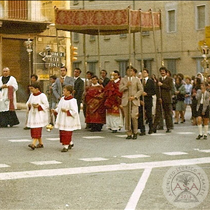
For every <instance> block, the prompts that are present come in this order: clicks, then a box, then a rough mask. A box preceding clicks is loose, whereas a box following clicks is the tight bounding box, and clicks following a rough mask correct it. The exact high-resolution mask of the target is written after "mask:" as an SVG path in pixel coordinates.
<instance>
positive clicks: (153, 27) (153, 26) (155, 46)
mask: <svg viewBox="0 0 210 210" xmlns="http://www.w3.org/2000/svg"><path fill="white" fill-rule="evenodd" d="M150 13H151V18H152V31H153V41H154V48H155V60H156V70H157V74H158V58H157V45H156V39H155V25H154V16H153V12H152V9H150Z"/></svg>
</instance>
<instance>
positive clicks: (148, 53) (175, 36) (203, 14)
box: [71, 0, 210, 76]
mask: <svg viewBox="0 0 210 210" xmlns="http://www.w3.org/2000/svg"><path fill="white" fill-rule="evenodd" d="M128 6H130V7H131V9H135V10H138V9H141V10H142V11H148V10H149V9H152V11H161V20H162V30H157V31H154V32H153V31H148V32H144V33H142V36H141V34H140V33H135V34H132V35H131V42H129V39H130V37H129V34H120V35H108V36H107V35H106V36H92V35H83V34H78V33H72V44H73V45H74V46H76V47H78V60H77V61H76V62H74V64H73V65H74V67H80V68H81V69H86V70H90V71H93V72H94V73H95V74H96V75H99V70H100V69H106V70H107V71H108V72H112V71H113V70H116V69H117V70H120V73H121V75H122V76H124V74H125V68H126V66H127V65H128V64H129V63H128V60H129V50H128V49H129V44H130V43H131V45H132V46H131V47H132V53H131V64H132V65H133V66H135V67H136V68H137V69H138V70H139V71H140V70H141V68H142V65H141V64H142V63H141V59H143V64H144V67H146V68H148V69H149V71H150V73H151V74H156V75H157V74H158V69H159V67H160V65H161V61H163V62H164V65H165V66H166V67H167V68H168V69H169V70H170V71H171V72H172V74H176V73H180V72H181V73H183V74H184V75H188V76H192V75H195V74H196V73H197V72H203V71H204V69H203V67H202V66H201V61H202V60H203V57H202V53H201V52H200V49H199V45H198V42H199V41H200V40H204V39H205V26H208V25H209V24H210V14H209V11H210V10H209V9H210V2H208V1H135V0H134V1H94V0H89V1H72V2H71V9H81V8H82V9H96V10H97V9H125V8H127V7H128ZM84 36H85V38H84ZM141 37H142V46H141ZM84 40H85V47H84ZM98 46H100V51H99V47H98ZM84 48H85V49H86V61H87V65H86V66H85V59H84ZM141 52H143V55H142V53H141ZM99 55H100V57H99ZM209 73H210V72H209Z"/></svg>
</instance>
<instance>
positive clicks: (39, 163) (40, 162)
mask: <svg viewBox="0 0 210 210" xmlns="http://www.w3.org/2000/svg"><path fill="white" fill-rule="evenodd" d="M31 163H32V164H34V165H52V164H61V162H59V161H56V160H51V161H35V162H31Z"/></svg>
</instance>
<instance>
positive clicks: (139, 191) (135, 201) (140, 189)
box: [125, 168, 152, 210]
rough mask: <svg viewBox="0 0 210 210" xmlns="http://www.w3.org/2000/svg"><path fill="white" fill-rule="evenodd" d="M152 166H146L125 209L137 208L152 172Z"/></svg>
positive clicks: (132, 209)
mask: <svg viewBox="0 0 210 210" xmlns="http://www.w3.org/2000/svg"><path fill="white" fill-rule="evenodd" d="M151 171H152V168H146V169H145V170H144V172H143V174H142V176H141V178H140V179H139V182H138V184H137V186H136V188H135V190H134V191H133V193H132V195H131V197H130V199H129V201H128V203H127V206H126V207H125V210H134V209H136V206H137V204H138V201H139V199H140V197H141V194H142V192H143V190H144V188H145V186H146V183H147V180H148V178H149V176H150V174H151Z"/></svg>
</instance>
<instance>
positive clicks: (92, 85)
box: [92, 83, 100, 87]
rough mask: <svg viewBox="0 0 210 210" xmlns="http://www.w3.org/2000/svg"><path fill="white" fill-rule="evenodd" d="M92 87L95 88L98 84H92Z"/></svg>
mask: <svg viewBox="0 0 210 210" xmlns="http://www.w3.org/2000/svg"><path fill="white" fill-rule="evenodd" d="M92 86H94V87H96V86H100V84H99V83H97V84H93V83H92Z"/></svg>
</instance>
